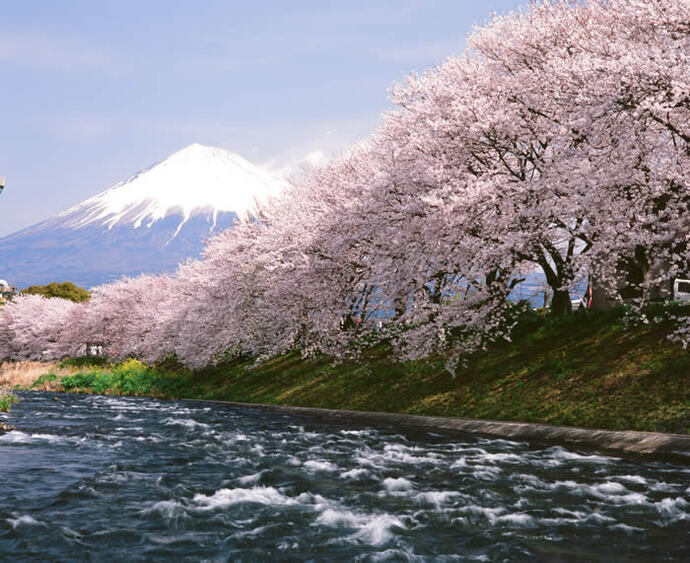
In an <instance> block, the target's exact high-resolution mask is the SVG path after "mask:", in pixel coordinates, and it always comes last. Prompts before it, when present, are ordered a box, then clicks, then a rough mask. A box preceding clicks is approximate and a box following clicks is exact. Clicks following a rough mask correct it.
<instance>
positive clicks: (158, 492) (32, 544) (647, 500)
mask: <svg viewBox="0 0 690 563" xmlns="http://www.w3.org/2000/svg"><path fill="white" fill-rule="evenodd" d="M22 398H23V401H22V402H21V403H20V404H18V405H16V406H15V407H13V410H12V413H11V415H10V417H9V421H10V422H11V423H12V424H14V425H16V426H17V427H18V430H16V431H13V432H9V433H7V434H5V435H3V436H0V470H1V471H2V480H1V481H0V560H22V559H51V560H53V559H58V560H70V559H73V560H83V559H88V558H91V559H96V560H111V561H112V560H133V559H134V560H136V559H148V560H150V559H176V560H177V559H181V558H190V559H210V560H227V559H239V560H266V559H285V560H290V559H295V560H304V559H310V558H311V559H314V560H332V559H341V560H342V559H358V558H359V559H362V560H429V559H431V558H434V557H435V558H436V559H438V560H454V559H456V560H463V561H468V560H478V561H487V560H490V561H493V560H510V561H520V560H524V561H532V560H540V559H541V560H562V561H568V560H571V559H574V558H582V559H585V560H587V559H590V560H602V561H617V560H625V561H636V560H639V561H649V560H655V561H660V560H688V558H690V468H689V467H688V466H685V465H683V464H682V463H681V462H678V461H673V460H664V459H654V458H643V457H634V456H612V455H608V454H599V453H593V452H589V451H579V450H573V449H568V448H563V447H560V446H538V445H531V444H528V443H525V442H517V441H507V440H500V439H485V438H478V437H473V436H458V435H440V434H436V433H433V432H426V431H413V430H404V431H402V430H400V429H395V428H391V427H386V426H377V427H371V426H364V425H358V426H353V425H352V424H348V423H346V422H345V421H333V422H326V421H323V420H317V419H315V418H313V417H308V416H294V415H289V414H285V413H277V412H270V411H265V410H259V409H252V408H238V407H233V406H228V405H221V404H213V405H210V404H202V403H195V402H191V401H180V402H169V401H156V400H152V399H139V398H124V397H103V396H83V395H63V394H50V393H38V392H37V393H23V394H22Z"/></svg>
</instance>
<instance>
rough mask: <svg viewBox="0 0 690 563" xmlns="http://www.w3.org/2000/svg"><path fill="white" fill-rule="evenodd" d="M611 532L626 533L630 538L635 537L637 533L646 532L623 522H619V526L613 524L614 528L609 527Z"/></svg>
mask: <svg viewBox="0 0 690 563" xmlns="http://www.w3.org/2000/svg"><path fill="white" fill-rule="evenodd" d="M609 530H619V531H621V532H625V533H626V534H628V535H629V536H631V535H633V534H634V533H635V532H644V529H643V528H637V527H635V526H628V525H627V524H623V523H622V522H619V523H618V524H613V525H612V526H609Z"/></svg>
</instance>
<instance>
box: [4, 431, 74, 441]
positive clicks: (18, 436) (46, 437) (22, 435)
mask: <svg viewBox="0 0 690 563" xmlns="http://www.w3.org/2000/svg"><path fill="white" fill-rule="evenodd" d="M85 440H86V439H85V438H79V439H69V438H65V437H63V436H55V435H54V434H41V433H37V434H27V433H26V432H21V431H20V430H12V431H10V432H7V433H5V434H2V435H0V442H6V443H9V444H36V443H40V442H48V443H49V444H59V443H70V442H71V443H82V442H84V441H85Z"/></svg>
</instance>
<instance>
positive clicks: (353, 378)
mask: <svg viewBox="0 0 690 563" xmlns="http://www.w3.org/2000/svg"><path fill="white" fill-rule="evenodd" d="M667 332H668V326H665V325H664V324H661V325H651V326H645V327H641V328H640V327H637V328H626V327H625V326H624V324H623V323H622V321H621V320H620V313H617V312H610V313H599V314H596V315H592V314H578V315H571V316H569V317H566V318H563V319H554V320H544V319H538V318H536V317H532V318H530V319H527V320H526V321H525V322H523V323H522V325H521V326H520V328H519V330H517V331H516V336H515V337H514V338H513V341H512V342H510V343H509V342H505V343H501V344H500V345H496V346H494V347H493V348H492V349H490V350H488V351H486V352H483V353H481V354H477V355H476V356H474V357H473V358H470V359H469V362H468V364H467V365H466V366H465V367H462V368H459V369H458V371H457V372H456V374H455V376H452V375H450V374H448V373H447V372H446V371H444V369H443V364H444V361H443V358H436V359H429V360H425V361H416V362H401V363H393V362H391V361H390V359H389V358H388V357H387V355H386V353H385V350H384V349H383V348H381V347H379V348H376V349H373V350H371V351H369V352H368V353H367V354H366V355H365V357H364V358H362V359H361V360H359V361H358V362H356V363H355V362H345V363H341V364H337V365H333V364H332V363H331V362H330V361H329V359H328V358H313V359H302V358H300V357H299V356H297V355H286V356H283V357H279V358H276V359H273V360H271V361H268V362H265V363H262V364H259V365H254V364H253V363H252V362H251V361H236V362H233V363H229V364H224V365H221V366H218V367H215V368H213V369H207V370H204V371H201V372H198V373H190V372H187V371H184V370H175V371H171V370H170V369H168V370H164V369H162V368H161V367H159V368H158V369H157V370H156V371H154V370H147V373H145V374H140V375H138V376H136V377H139V378H140V379H142V381H147V383H146V384H145V387H146V388H143V387H142V388H141V389H139V390H138V388H137V384H135V383H132V382H129V383H117V384H116V385H114V386H113V387H111V388H112V390H113V391H114V392H118V391H117V389H118V388H119V389H122V390H123V391H126V392H127V393H134V394H149V395H158V396H167V397H189V398H205V399H225V400H232V401H246V402H261V403H276V404H286V405H300V406H316V407H326V408H340V409H356V410H378V411H390V412H404V413H414V414H427V415H440V416H461V417H472V418H487V419H497V420H520V421H528V422H548V423H552V424H565V425H576V426H587V427H593V428H608V429H636V430H658V431H666V432H678V433H690V353H688V352H686V351H684V350H683V349H682V348H681V347H680V346H678V345H674V344H672V343H670V342H669V341H667V340H666V338H665V335H666V334H667ZM130 367H131V370H133V371H132V373H134V372H136V365H133V366H130ZM100 369H101V372H100V373H105V372H107V370H105V371H104V370H103V368H100ZM111 369H112V368H111ZM116 369H118V368H116ZM119 369H120V371H122V368H119ZM92 373H94V372H92ZM103 377H109V378H111V379H110V380H111V381H112V377H111V376H110V375H104V376H103ZM132 377H134V376H132ZM120 379H122V378H120ZM90 381H91V380H89V379H88V377H87V379H85V380H83V381H82V382H81V384H80V385H72V384H70V387H71V389H72V390H77V389H85V388H87V387H88V388H90V389H94V387H98V390H99V391H101V392H102V391H103V388H104V384H103V383H102V382H101V383H100V384H98V383H96V384H94V382H93V381H91V383H90V384H89V382H90ZM122 381H127V380H126V378H125V379H122ZM106 383H107V382H106ZM108 386H109V385H107V384H106V385H105V387H106V388H107V387H108ZM53 388H54V387H53Z"/></svg>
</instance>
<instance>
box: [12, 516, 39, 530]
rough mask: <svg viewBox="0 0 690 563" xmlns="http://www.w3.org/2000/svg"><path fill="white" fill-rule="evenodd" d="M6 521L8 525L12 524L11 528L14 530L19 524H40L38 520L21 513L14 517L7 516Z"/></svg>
mask: <svg viewBox="0 0 690 563" xmlns="http://www.w3.org/2000/svg"><path fill="white" fill-rule="evenodd" d="M7 522H8V523H9V525H10V526H12V529H13V530H16V529H17V528H18V527H19V526H36V525H39V524H41V523H40V522H39V521H38V520H36V519H35V518H32V517H31V516H29V515H28V514H23V515H21V516H17V517H16V518H7Z"/></svg>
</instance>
